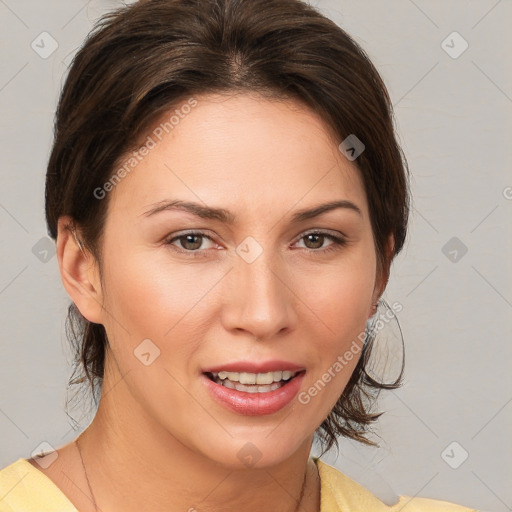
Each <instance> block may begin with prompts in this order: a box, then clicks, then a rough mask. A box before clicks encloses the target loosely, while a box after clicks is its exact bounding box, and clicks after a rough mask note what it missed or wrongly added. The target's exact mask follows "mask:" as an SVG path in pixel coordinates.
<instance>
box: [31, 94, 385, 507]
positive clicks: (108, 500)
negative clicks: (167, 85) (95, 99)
mask: <svg viewBox="0 0 512 512" xmlns="http://www.w3.org/2000/svg"><path fill="white" fill-rule="evenodd" d="M196 99H197V100H198V105H197V107H195V108H194V109H193V110H192V111H191V113H190V114H188V115H187V116H186V117H185V118H184V119H183V120H181V121H180V123H179V125H178V126H176V127H175V129H174V130H173V131H171V132H170V133H169V135H167V136H166V137H165V138H164V139H163V140H162V141H161V142H159V143H158V145H157V146H156V147H155V148H154V149H152V150H151V151H150V153H149V154H148V155H147V156H146V157H145V158H144V159H143V160H142V161H141V162H140V163H139V164H138V165H137V167H136V168H135V169H134V170H133V171H132V172H131V173H129V174H128V175H127V176H126V177H125V178H124V179H122V181H121V182H120V183H119V184H118V185H117V186H116V187H115V188H114V190H113V191H111V192H109V193H108V196H107V197H106V198H105V199H103V200H108V201H109V205H108V215H107V220H106V225H105V232H104V239H103V255H104V259H103V262H102V263H103V267H102V268H103V280H100V276H99V272H98V265H97V262H95V261H94V260H93V258H92V255H91V254H89V253H88V252H87V251H84V252H82V251H81V250H80V248H79V247H78V245H77V243H76V241H75V239H74V238H73V236H71V234H70V232H69V230H67V229H66V224H67V222H69V220H70V219H69V218H66V217H62V218H61V219H59V234H58V241H57V254H58V261H59V266H60V270H61V276H62V281H63V284H64V286H65V288H66V290H67V292H68V293H69V295H70V297H71V299H72V300H73V301H74V303H75V304H76V305H77V307H78V308H79V310H80V311H81V313H82V314H83V316H84V317H86V318H87V319H88V320H89V321H91V322H95V323H100V324H103V325H104V326H105V329H106V331H107V334H108V338H109V343H110V348H111V350H109V351H108V352H107V358H106V364H105V366H106V371H105V379H104V386H103V395H102V399H101V402H100V406H99V410H98V412H97V414H96V416H95V417H94V419H93V421H92V423H91V424H90V425H89V427H88V428H87V429H86V430H85V431H84V433H83V434H82V435H81V437H80V446H81V448H82V454H83V458H84V462H85V465H86V468H87V473H88V475H89V480H90V483H91V486H92V489H93V492H94V495H95V498H96V501H97V503H98V506H99V507H100V508H101V509H102V510H104V511H109V510H123V511H126V512H131V511H141V510H158V511H159V510H166V511H172V512H174V511H176V512H177V511H188V510H190V509H191V508H192V507H194V508H195V509H196V510H197V511H198V512H202V511H214V510H215V511H218V510H225V509H226V508H229V509H230V510H245V511H246V512H252V511H255V512H256V511H258V512H259V511H261V510H273V511H277V512H292V511H294V510H296V509H297V500H298V498H299V495H300V491H301V488H302V484H303V481H304V475H305V474H306V492H305V496H304V499H303V501H302V503H301V510H307V511H310V512H315V511H318V510H319V509H320V483H319V479H318V474H317V471H316V466H315V465H314V463H313V462H312V460H311V458H310V449H311V445H312V441H313V433H314V431H315V430H316V429H317V428H318V426H319V425H320V424H321V422H322V421H323V420H324V419H325V418H326V417H327V415H328V414H329V412H330V410H331V409H332V407H333V406H334V404H335V403H336V401H337V399H338V397H339V396H340V394H341V393H342V391H343V389H344V388H345V386H346V384H347V382H348V380H349V378H350V375H351V373H352V372H353V370H354V368H355V366H356V363H357V360H358V356H356V357H354V359H352V361H350V362H349V363H348V364H347V365H346V366H345V367H344V368H343V370H342V371H340V372H338V373H336V376H335V378H333V379H332V380H331V381H330V382H329V383H328V385H326V386H325V388H324V389H323V390H322V391H321V392H320V393H318V395H317V396H316V397H314V398H312V399H311V401H310V402H309V403H308V404H307V405H303V404H301V403H299V402H298V400H297V399H295V400H293V401H292V402H291V403H290V404H288V405H287V406H286V407H285V408H283V409H281V410H280V411H278V412H276V413H273V414H267V415H262V416H245V415H242V414H239V413H236V412H233V411H231V410H228V409H226V408H224V407H222V406H221V405H219V404H218V403H216V402H215V401H213V400H212V399H211V398H210V396H209V394H208V393H207V390H206V388H205V386H204V383H203V382H202V379H201V372H202V369H203V368H206V367H207V366H212V365H219V364H222V363H226V362H232V361H239V360H251V361H264V360H269V359H282V360H286V361H292V362H294V363H298V364H300V365H302V366H303V367H304V368H305V369H306V374H305V378H304V382H303V385H302V387H301V391H305V390H307V389H308V388H309V387H311V386H312V385H313V384H314V383H315V382H316V381H317V380H318V379H320V378H321V376H322V374H323V373H325V372H326V371H327V370H328V369H329V368H330V367H332V365H333V363H334V361H336V358H337V357H338V356H340V355H342V354H343V353H344V352H345V351H346V350H347V349H348V348H349V347H350V345H351V343H352V342H353V341H354V340H357V336H358V335H359V334H360V333H361V332H363V331H364V329H365V325H366V320H367V319H368V317H370V316H371V315H372V314H373V313H374V309H373V304H374V303H375V302H376V301H377V300H378V298H379V297H380V295H381V294H382V292H383V290H384V288H385V285H386V283H387V273H383V274H382V275H381V274H379V273H378V272H377V268H376V254H375V246H374V241H373V236H372V230H371V225H370V218H369V213H368V204H367V200H366V195H365V190H364V186H363V183H362V181H361V178H360V176H359V172H358V170H357V168H356V166H355V163H356V162H349V161H348V160H347V159H345V157H344V156H343V155H342V154H341V152H340V151H339V150H338V147H337V146H338V144H339V143H340V142H341V141H337V140H336V138H335V137H334V136H333V135H332V133H331V132H330V131H329V129H328V127H327V126H326V124H325V123H324V122H323V121H322V119H321V118H320V117H319V116H318V115H317V114H315V113H314V112H312V111H310V110H308V109H307V108H306V107H303V106H301V105H300V104H299V103H297V102H294V101H291V100H286V101H271V100H268V99H263V98H261V97H256V96H254V95H248V94H241V95H231V96H219V95H205V96H199V97H197V98H196ZM164 117H165V116H164ZM171 198H172V199H175V198H179V199H182V200H188V201H195V202H199V203H202V204H205V205H208V206H214V207H222V208H225V209H227V210H230V211H231V212H232V213H233V214H235V215H236V216H237V218H238V220H237V223H236V224H233V225H228V224H224V223H222V222H221V221H219V220H211V219H201V218H199V217H195V216H193V215H191V214H190V213H186V212H183V211H177V210H174V211H173V210H167V211H163V212H160V213H158V214H155V215H152V216H149V217H147V216H145V215H144V212H146V211H147V210H149V209H150V208H151V205H153V204H155V203H158V202H159V201H162V200H165V199H171ZM340 199H345V200H349V201H352V202H353V203H355V204H356V205H357V206H358V207H359V208H360V210H361V215H359V214H358V213H357V212H355V211H353V210H350V209H345V208H344V209H336V210H332V211H330V212H327V213H324V214H322V215H321V216H318V217H316V218H312V219H309V220H306V221H303V222H301V223H295V224H294V223H291V221H290V219H291V216H292V215H293V213H294V212H295V211H297V210H299V209H303V208H311V207H313V206H317V205H319V204H323V203H326V202H329V201H334V200H340ZM314 229H319V230H321V231H322V232H325V231H327V232H328V233H327V235H329V234H334V235H337V236H340V237H343V236H344V238H345V240H346V245H345V246H339V247H337V249H336V250H334V251H331V252H326V249H327V248H330V247H333V246H334V247H336V245H335V244H334V241H333V240H332V239H330V238H329V237H328V236H325V237H324V238H323V239H322V237H319V238H318V239H316V240H315V239H308V237H305V235H306V234H307V233H308V232H310V231H312V230H314ZM184 230H194V231H202V232H204V233H205V234H206V235H208V236H211V239H209V238H207V237H205V238H201V237H199V238H197V239H195V241H194V240H192V241H190V240H189V241H188V243H187V239H186V238H185V239H183V238H182V239H181V242H180V240H177V239H175V240H174V242H173V245H170V244H166V241H167V240H169V239H170V238H171V235H172V236H176V235H175V234H183V233H182V232H183V231H184ZM248 236H251V237H253V238H254V239H255V240H257V242H258V243H259V245H260V246H261V248H262V250H263V252H262V254H261V255H260V256H259V257H258V258H257V259H256V260H255V261H254V262H252V263H250V264H249V263H247V262H246V261H245V260H244V259H243V258H241V257H240V256H239V255H238V254H237V252H236V248H237V246H239V244H241V243H242V242H243V241H244V240H245V239H246V237H248ZM201 241H202V243H201ZM389 243H390V248H391V247H392V239H390V241H389ZM197 247H199V249H198V248H197ZM180 249H181V252H180ZM187 250H188V253H186V251H187ZM193 251H196V253H197V252H200V253H202V255H203V256H204V257H194V256H193V254H192V252H193ZM102 305H103V307H102ZM147 338H149V339H151V340H152V342H153V343H154V344H155V345H156V346H158V348H159V349H160V356H159V357H158V358H157V359H155V360H154V362H153V363H152V364H151V365H149V366H145V365H143V364H142V363H141V362H140V360H139V359H138V358H136V357H134V350H135V349H136V347H137V346H138V345H139V344H140V343H141V341H142V340H144V339H147ZM357 341H358V340H357ZM358 343H359V345H360V342H359V341H358ZM248 442H250V443H252V444H253V445H255V446H256V447H257V449H258V450H259V452H260V453H261V458H260V460H259V461H258V462H257V463H256V464H255V465H253V466H251V467H248V466H246V465H245V464H244V463H243V462H242V461H241V460H240V459H239V457H238V456H237V453H238V452H239V450H240V449H241V448H242V447H243V446H244V445H245V444H246V443H248ZM58 453H59V457H58V459H57V461H56V462H55V463H53V464H52V465H51V466H50V467H49V468H48V469H45V470H43V469H42V468H40V467H39V466H38V465H36V464H34V465H35V466H36V467H38V469H41V470H42V471H43V472H45V473H46V474H47V475H48V476H49V477H50V478H51V479H52V480H53V481H54V482H55V483H56V484H57V485H58V486H59V488H60V489H61V490H62V491H63V492H64V493H65V494H66V495H67V496H68V497H69V499H70V500H71V501H72V503H73V504H75V506H76V507H77V508H79V510H81V511H89V510H94V507H93V506H92V504H91V501H90V497H89V490H88V486H87V481H86V480H85V476H84V472H83V468H82V466H81V462H80V459H79V455H78V451H77V449H76V446H75V445H74V444H72V443H70V444H68V445H66V446H63V447H62V448H60V449H59V450H58ZM127 490H129V492H127Z"/></svg>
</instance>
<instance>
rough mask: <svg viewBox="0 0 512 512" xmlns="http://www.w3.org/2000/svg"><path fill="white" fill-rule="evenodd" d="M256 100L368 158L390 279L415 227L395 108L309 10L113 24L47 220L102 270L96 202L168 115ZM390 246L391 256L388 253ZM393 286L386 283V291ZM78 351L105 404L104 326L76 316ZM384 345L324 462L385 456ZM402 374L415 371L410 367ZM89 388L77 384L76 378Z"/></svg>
mask: <svg viewBox="0 0 512 512" xmlns="http://www.w3.org/2000/svg"><path fill="white" fill-rule="evenodd" d="M215 92H218V93H239V92H240V93H244V92H254V93H258V94H261V95H264V96H268V97H272V98H277V99H293V100H296V101H299V102H301V103H302V104H304V105H306V106H308V107H309V108H310V109H312V110H313V111H315V112H317V113H318V114H319V115H320V116H321V118H322V119H323V120H324V121H325V123H326V126H328V127H329V128H330V129H331V130H332V133H334V134H336V137H337V138H338V140H339V142H340V143H341V142H342V141H343V140H345V139H346V137H348V136H349V135H355V136H356V137H357V138H358V139H359V140H360V141H362V142H363V143H364V145H365V150H364V152H363V153H362V154H361V155H360V156H359V157H358V158H357V161H356V162H355V163H356V164H357V168H358V170H359V171H360V173H361V177H362V179H363V183H364V187H365V191H366V195H367V199H368V204H369V213H370V219H371V225H372V232H373V237H374V241H375V247H376V255H377V266H378V270H379V272H383V273H384V274H385V275H386V276H388V275H389V269H390V265H391V261H392V259H393V258H394V256H395V255H396V254H398V252H399V251H400V250H401V249H402V246H403V244H404V241H405V237H406V230H407V221H408V215H409V189H408V168H407V163H406V159H405V157H404V155H403V152H402V150H401V148H400V146H399V144H398V142H397V140H396V138H395V133H394V127H393V119H392V117H393V112H392V104H391V101H390V98H389V95H388V93H387V90H386V87H385V85H384V83H383V81H382V79H381V77H380V76H379V73H378V72H377V70H376V69H375V67H374V65H373V64H372V62H371V61H370V59H369V58H368V56H367V55H366V53H365V51H364V50H363V49H362V48H361V47H360V46H359V45H358V44H357V43H356V42H355V41H354V40H353V39H352V38H351V37H350V36H349V35H348V34H347V33H346V32H345V31H344V30H342V29H341V28H340V27H338V26H337V25H336V24H335V23H334V22H333V21H331V20H329V19H328V18H326V17H325V16H324V15H322V14H321V13H320V12H319V11H317V10H316V9H315V8H313V7H311V6H310V5H308V4H306V3H305V2H303V1H301V0H272V1H268V0H146V1H140V2H137V3H135V4H132V5H130V6H127V7H123V8H121V9H119V10H116V11H114V12H112V13H109V14H107V15H105V16H104V17H103V18H102V19H101V20H100V21H99V22H98V24H97V25H96V27H95V28H94V29H93V31H92V32H91V34H90V35H89V37H88V38H87V40H86V41H85V43H84V45H83V47H82V48H81V49H80V50H79V52H78V53H77V54H76V56H75V58H74V60H73V62H72V65H71V66H70V69H69V74H68V76H67V79H66V82H65V84H64V87H63V90H62V94H61V97H60V101H59V105H58V109H57V112H56V121H55V140H54V144H53V148H52V152H51V156H50V159H49V163H48V170H47V175H46V221H47V225H48V231H49V234H50V236H51V237H52V238H53V239H56V237H57V221H58V219H59V217H61V216H63V215H69V216H71V217H72V218H73V219H74V222H76V225H77V226H78V227H79V229H80V234H81V238H82V242H83V243H84V245H85V246H86V247H87V248H88V249H89V250H90V251H91V253H92V254H93V255H94V256H95V257H96V259H97V260H98V262H99V263H100V270H101V250H100V248H101V237H102V233H103V227H104V222H105V216H106V211H107V200H98V198H97V197H96V196H95V194H94V190H95V189H97V188H98V187H101V186H102V185H103V184H104V183H105V182H106V181H108V180H109V178H110V176H111V175H112V173H113V171H114V169H115V165H116V163H117V162H119V160H120V158H121V157H122V156H123V155H124V154H126V152H127V151H128V150H129V149H130V148H133V147H134V144H135V143H136V141H137V140H138V139H140V137H141V136H142V135H144V131H145V130H147V129H148V127H149V126H150V125H151V123H152V122H153V121H154V120H155V119H157V117H158V116H159V115H161V114H162V113H164V112H165V111H167V110H168V109H170V108H171V107H172V106H174V105H176V104H177V103H178V102H180V101H181V100H183V99H185V98H187V97H190V96H192V95H194V96H198V95H200V94H204V93H215ZM389 235H393V236H394V248H393V250H392V253H391V254H390V253H389V252H386V243H387V240H388V237H389ZM386 281H387V278H386ZM67 330H68V337H69V339H70V342H71V343H72V345H73V347H74V351H75V371H74V373H73V376H72V378H71V379H70V384H77V383H82V382H85V380H86V379H87V381H88V382H89V384H90V386H91V389H92V394H93V397H94V398H95V401H96V403H97V397H98V396H99V390H100V388H101V385H102V382H103V372H104V358H105V347H106V345H107V343H108V340H107V336H106V332H105V329H104V327H103V325H100V324H93V323H90V322H88V321H87V320H86V319H85V318H84V317H83V316H82V315H81V314H80V312H79V311H78V309H77V308H76V306H75V305H74V304H71V305H70V307H69V311H68V318H67ZM372 343H373V339H372V338H371V336H368V339H367V341H366V343H365V344H364V348H363V353H362V355H361V358H360V360H359V361H358V364H357V366H356V368H355V370H354V372H353V374H352V376H351V378H350V380H349V382H348V384H347V386H346V388H345V390H344V391H343V394H342V395H341V396H340V398H339V400H338V402H337V403H336V405H335V407H334V408H333V410H332V411H331V412H330V414H329V416H328V417H327V418H326V419H325V420H324V421H323V423H322V424H321V425H320V427H319V428H318V430H317V432H316V434H317V435H318V437H319V439H320V441H321V442H322V444H323V446H324V448H325V449H324V451H326V450H328V449H329V448H331V446H333V445H336V446H337V439H336V438H337V436H339V435H341V436H345V437H349V438H352V439H355V440H357V441H360V442H362V443H365V444H371V445H375V444H376V443H374V442H372V441H370V440H369V439H367V438H366V432H367V430H368V428H369V425H371V423H372V422H374V421H375V420H376V419H377V418H378V417H379V416H380V414H382V413H380V414H374V413H372V412H370V409H371V404H372V401H371V400H370V399H371V398H372V397H376V394H378V392H379V390H380V389H383V388H388V389H389V388H395V387H398V386H399V385H400V383H401V382H400V381H401V377H402V373H401V374H400V377H399V378H398V379H397V380H396V381H395V382H393V383H390V384H383V383H379V382H377V381H375V380H374V379H373V378H372V377H370V375H369V374H368V373H367V372H366V370H365V364H366V362H367V361H368V358H369V356H370V352H371V347H372ZM402 370H403V365H402ZM74 377H76V378H74Z"/></svg>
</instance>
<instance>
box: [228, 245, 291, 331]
mask: <svg viewBox="0 0 512 512" xmlns="http://www.w3.org/2000/svg"><path fill="white" fill-rule="evenodd" d="M236 252H237V257H236V258H235V263H234V265H235V268H234V269H233V273H232V274H233V279H235V283H234V287H235V290H234V295H235V297H236V299H235V301H234V303H231V304H230V308H234V309H232V310H231V324H232V325H231V326H232V327H233V326H236V327H238V328H242V329H245V330H247V331H250V332H251V333H252V334H254V335H255V336H257V337H258V338H264V337H269V336H272V335H274V334H277V333H278V332H279V331H281V330H282V329H283V328H286V327H291V324H292V323H293V321H294V311H293V301H292V298H291V292H290V290H289V289H288V287H287V286H286V285H285V282H286V276H285V275H284V274H285V271H284V267H283V266H282V265H280V264H279V261H280V258H278V257H276V255H274V254H273V253H272V250H271V249H270V248H265V249H264V248H263V246H262V244H260V243H259V242H258V241H257V240H256V239H254V238H253V237H247V238H246V239H245V240H244V241H243V242H242V243H240V244H239V246H238V247H237V249H236ZM235 311H236V313H235Z"/></svg>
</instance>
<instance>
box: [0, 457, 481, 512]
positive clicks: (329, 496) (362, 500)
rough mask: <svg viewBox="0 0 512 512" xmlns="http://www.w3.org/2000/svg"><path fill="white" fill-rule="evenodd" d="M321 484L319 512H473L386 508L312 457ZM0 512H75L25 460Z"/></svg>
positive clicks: (429, 503)
mask: <svg viewBox="0 0 512 512" xmlns="http://www.w3.org/2000/svg"><path fill="white" fill-rule="evenodd" d="M313 460H314V461H315V462H316V464H317V467H318V473H319V475H320V481H321V487H320V489H321V491H320V492H321V498H320V499H321V507H320V512H399V511H400V512H476V511H475V510H474V509H469V508H466V507H463V506H460V505H455V504H453V503H448V502H446V501H438V500H432V499H427V498H409V497H407V496H400V500H399V501H398V503H397V504H395V505H393V506H391V507H390V506H387V505H385V504H384V503H383V502H382V501H380V500H379V499H378V498H376V497H375V496H374V495H373V494H372V493H371V492H369V491H368V490H366V489H365V488H364V487H362V486H361V485H359V484H358V483H357V482H355V481H353V480H351V479H350V478H349V477H347V476H346V475H344V474H343V473H341V472H340V471H338V470H337V469H335V468H333V467H332V466H329V465H328V464H326V463H325V462H322V461H321V460H320V459H318V458H317V457H313ZM0 512H78V511H77V509H76V508H75V507H74V506H73V504H72V503H71V502H70V501H69V500H68V498H66V496H65V495H64V494H63V493H62V491H61V490H60V489H59V488H58V487H57V486H56V485H55V484H54V483H53V481H52V480H51V479H50V478H48V477H47V476H46V475H45V474H44V473H43V472H42V471H39V470H38V469H36V468H35V467H34V466H32V464H30V462H28V461H27V460H26V459H18V460H17V461H16V462H13V463H12V464H10V465H9V466H7V467H5V468H4V469H2V470H0Z"/></svg>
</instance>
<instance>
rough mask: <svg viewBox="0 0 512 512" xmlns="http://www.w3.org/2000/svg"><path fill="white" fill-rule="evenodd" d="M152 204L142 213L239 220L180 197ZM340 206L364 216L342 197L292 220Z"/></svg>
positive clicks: (294, 221) (310, 216) (311, 216)
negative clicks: (166, 212) (170, 213)
mask: <svg viewBox="0 0 512 512" xmlns="http://www.w3.org/2000/svg"><path fill="white" fill-rule="evenodd" d="M150 206H151V208H150V209H149V210H148V211H146V212H144V213H143V214H142V215H144V216H146V217H150V216H152V215H155V214H157V213H159V212H161V211H166V210H181V211H185V212H188V213H191V214H193V215H196V216H197V217H201V218H202V219H214V220H219V221H221V222H223V223H225V224H230V225H232V224H235V223H236V220H237V219H236V216H235V215H233V213H231V212H230V211H229V210H225V209H224V208H212V207H209V206H204V205H202V204H199V203H194V202H191V201H181V200H179V199H174V200H164V201H160V202H158V203H155V204H153V205H150ZM338 208H343V209H346V210H349V211H350V210H352V211H354V212H356V213H357V214H358V215H360V216H361V217H362V216H363V214H362V212H361V209H360V208H359V206H357V205H356V204H355V203H353V202H352V201H348V200H346V199H342V200H338V201H331V202H329V203H324V204H320V205H318V206H315V207H313V208H306V209H303V210H298V211H297V212H295V213H294V214H293V216H292V219H291V221H292V223H298V222H303V221H305V220H308V219H312V218H314V217H318V216H319V215H322V214H323V213H326V212H329V211H332V210H336V209H338Z"/></svg>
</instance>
